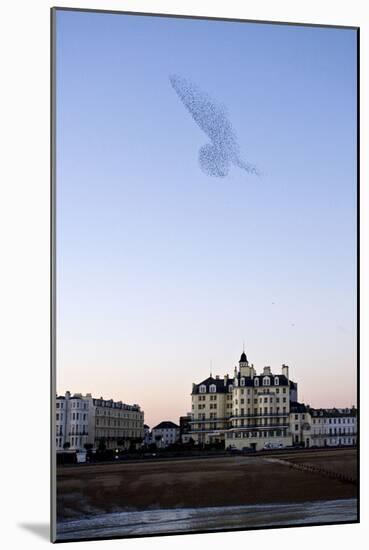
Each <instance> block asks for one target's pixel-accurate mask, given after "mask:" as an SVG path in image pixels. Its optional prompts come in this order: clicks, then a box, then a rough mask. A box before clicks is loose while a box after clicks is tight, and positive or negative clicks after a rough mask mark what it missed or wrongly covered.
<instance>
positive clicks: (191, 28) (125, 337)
mask: <svg viewBox="0 0 369 550" xmlns="http://www.w3.org/2000/svg"><path fill="white" fill-rule="evenodd" d="M56 18H57V27H56V28H57V36H56V41H57V49H56V56H57V389H58V392H59V393H63V392H65V391H66V390H67V389H69V390H70V391H72V392H82V393H86V392H91V393H93V394H94V395H95V396H97V397H99V396H103V397H104V398H106V399H108V398H113V399H117V400H123V401H125V402H127V403H139V404H140V405H141V406H142V408H143V409H144V411H145V421H146V422H147V423H148V424H149V425H150V426H153V425H154V424H156V423H158V422H159V421H160V420H167V419H168V420H169V419H170V420H173V421H176V422H178V416H179V415H180V414H185V413H186V412H187V411H190V409H191V398H190V393H191V384H192V382H194V381H196V382H200V381H201V380H203V379H204V378H206V377H207V376H208V374H209V369H210V361H212V365H213V373H214V374H219V375H221V376H223V374H224V373H226V372H228V373H232V371H233V368H234V365H235V364H236V362H237V361H238V360H239V356H240V354H241V352H242V342H243V341H245V349H246V353H247V355H248V358H249V361H250V362H252V363H254V364H255V367H256V369H257V371H260V369H262V367H263V366H264V365H270V366H271V367H272V370H273V371H276V372H278V371H280V366H281V364H282V363H287V364H289V366H290V374H291V377H292V378H293V379H294V380H295V381H297V382H298V383H299V398H300V400H303V401H305V402H306V403H309V404H310V405H312V406H318V407H319V406H326V407H332V406H350V405H352V404H355V403H356V355H355V347H356V346H355V342H356V321H355V319H356V309H355V296H356V225H355V224H356V33H355V31H353V30H348V29H344V30H342V29H341V30H338V29H327V28H316V27H315V28H309V27H294V26H283V25H267V24H253V23H231V22H223V21H203V20H188V19H168V18H167V19H165V18H157V17H140V16H126V15H113V14H102V13H86V12H74V11H72V12H70V11H57V16H56ZM172 73H176V74H178V75H181V76H182V77H185V78H188V79H190V80H191V81H193V82H195V83H196V84H197V85H198V86H199V87H200V88H201V89H202V90H204V91H206V92H207V93H208V94H209V95H211V96H212V97H213V98H214V99H215V100H216V101H218V102H222V103H224V104H225V105H226V106H227V109H228V113H229V117H230V120H231V122H232V124H233V126H234V129H235V131H236V132H237V134H238V137H239V143H240V148H241V156H242V157H243V158H244V159H245V160H246V161H249V162H251V163H255V164H256V165H257V167H258V168H259V170H260V171H261V172H262V175H261V176H260V177H257V176H253V175H248V174H246V173H245V172H244V171H242V170H240V169H238V168H236V167H232V169H231V171H230V174H229V175H228V176H227V177H226V178H214V177H211V176H207V175H205V174H204V173H203V172H202V171H201V170H200V167H199V164H198V151H199V148H200V147H201V146H202V145H204V144H205V143H207V142H208V139H207V137H206V136H205V134H204V133H203V132H202V131H201V129H200V128H199V127H198V126H197V125H196V124H195V123H194V121H193V120H192V119H191V117H190V116H189V114H188V112H187V111H186V109H185V108H184V106H183V104H182V103H181V101H180V100H179V99H178V97H177V95H176V93H175V92H174V90H173V88H172V87H171V85H170V82H169V75H170V74H172Z"/></svg>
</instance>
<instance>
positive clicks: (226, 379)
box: [224, 374, 228, 386]
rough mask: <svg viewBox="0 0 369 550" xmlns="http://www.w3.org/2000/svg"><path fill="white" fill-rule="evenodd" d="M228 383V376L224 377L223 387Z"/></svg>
mask: <svg viewBox="0 0 369 550" xmlns="http://www.w3.org/2000/svg"><path fill="white" fill-rule="evenodd" d="M227 382H228V374H225V375H224V385H225V386H226V385H227Z"/></svg>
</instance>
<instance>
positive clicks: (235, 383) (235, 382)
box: [234, 378, 238, 386]
mask: <svg viewBox="0 0 369 550" xmlns="http://www.w3.org/2000/svg"><path fill="white" fill-rule="evenodd" d="M234 385H235V386H238V378H235V379H234Z"/></svg>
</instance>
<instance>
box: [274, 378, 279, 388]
mask: <svg viewBox="0 0 369 550" xmlns="http://www.w3.org/2000/svg"><path fill="white" fill-rule="evenodd" d="M274 385H275V386H279V378H278V376H275V377H274Z"/></svg>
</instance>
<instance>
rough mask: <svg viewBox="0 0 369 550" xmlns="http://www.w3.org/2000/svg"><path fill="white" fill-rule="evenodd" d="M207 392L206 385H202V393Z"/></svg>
mask: <svg viewBox="0 0 369 550" xmlns="http://www.w3.org/2000/svg"><path fill="white" fill-rule="evenodd" d="M205 392H206V386H204V385H203V384H202V385H201V386H200V393H205Z"/></svg>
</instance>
